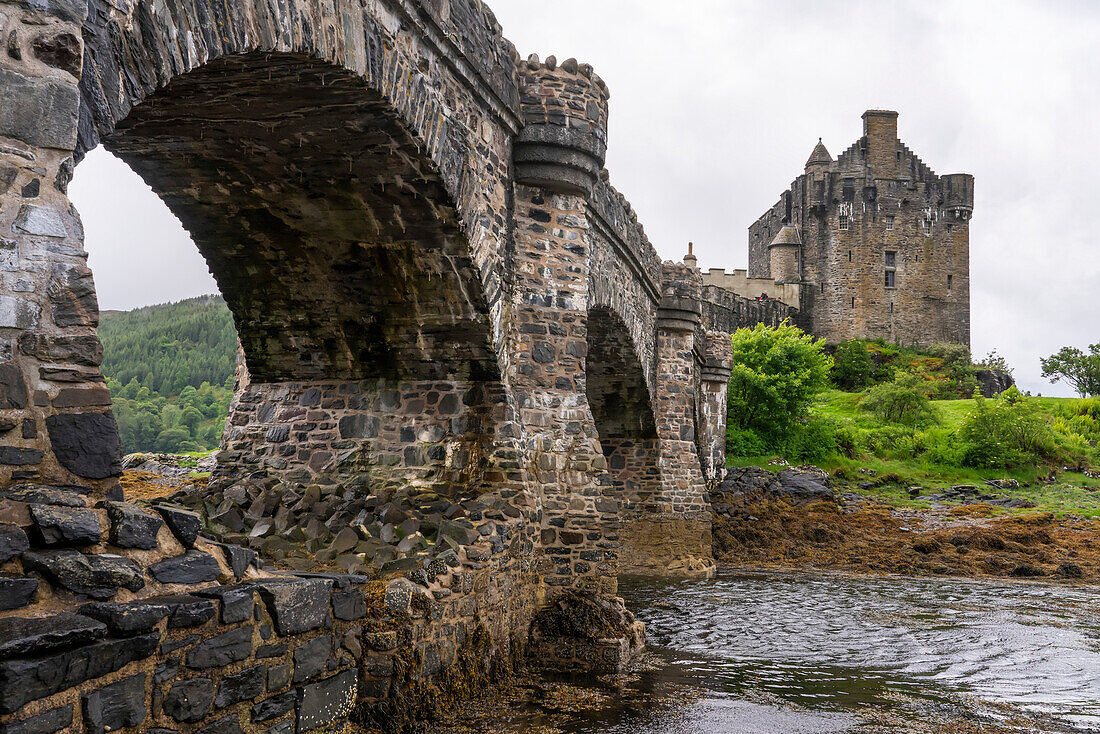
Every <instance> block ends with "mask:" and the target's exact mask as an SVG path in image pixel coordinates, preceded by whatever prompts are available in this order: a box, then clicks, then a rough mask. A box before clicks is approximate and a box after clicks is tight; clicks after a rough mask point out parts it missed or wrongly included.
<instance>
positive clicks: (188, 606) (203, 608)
mask: <svg viewBox="0 0 1100 734" xmlns="http://www.w3.org/2000/svg"><path fill="white" fill-rule="evenodd" d="M145 601H147V602H149V603H151V604H163V605H164V606H166V607H168V627H169V629H178V628H181V627H195V626H197V625H200V624H205V623H206V622H209V621H210V620H211V619H213V618H214V616H215V615H217V613H218V608H217V605H216V604H214V602H213V601H211V600H210V599H200V598H199V597H197V596H191V595H190V594H170V595H165V596H152V597H149V598H148V599H146V600H145Z"/></svg>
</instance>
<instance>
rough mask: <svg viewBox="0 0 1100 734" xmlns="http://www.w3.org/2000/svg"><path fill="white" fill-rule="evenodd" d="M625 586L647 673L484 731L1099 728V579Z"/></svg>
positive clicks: (598, 683)
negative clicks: (639, 623)
mask: <svg viewBox="0 0 1100 734" xmlns="http://www.w3.org/2000/svg"><path fill="white" fill-rule="evenodd" d="M620 592H621V593H622V594H623V596H625V597H626V598H627V601H628V604H629V606H630V608H631V609H633V610H634V611H635V613H636V614H637V615H638V616H639V618H641V619H642V620H643V621H645V622H646V625H647V634H648V640H649V643H648V644H649V649H650V652H651V654H652V659H651V663H652V664H651V665H650V666H649V669H648V670H646V671H644V672H641V673H639V674H637V675H634V676H631V677H628V678H626V679H625V680H624V679H614V678H585V677H574V678H570V679H542V680H541V681H540V682H538V683H534V684H531V685H530V686H529V690H528V691H527V697H526V699H525V700H522V701H520V702H516V701H515V700H513V702H512V704H511V707H510V708H508V707H504V708H502V709H498V710H497V711H496V712H494V713H493V714H492V715H491V716H490V719H491V721H492V726H484V727H475V728H474V730H477V731H499V732H530V731H546V732H562V733H563V734H565V733H575V734H587V733H588V732H613V733H615V734H627V733H629V734H680V733H681V732H683V733H685V734H686V733H688V732H712V733H714V734H718V733H724V732H730V733H734V732H736V733H737V734H756V733H757V732H759V733H760V734H800V733H802V732H806V733H807V734H809V733H813V734H822V733H827V732H860V733H865V734H879V733H882V734H886V733H887V732H889V733H891V734H893V733H895V732H944V731H965V732H971V731H974V732H976V731H982V732H996V733H998V734H999V733H1001V732H1006V733H1007V732H1013V733H1014V732H1021V733H1022V732H1028V733H1029V734H1030V733H1033V732H1051V733H1054V732H1059V733H1065V732H1100V589H1097V588H1096V587H1093V588H1083V587H1065V586H1053V585H1043V584H1037V583H1005V582H985V581H968V580H944V579H916V578H871V577H857V576H832V575H830V576H812V575H806V574H794V573H735V572H732V571H726V572H723V573H721V574H720V575H719V576H718V578H716V579H711V580H699V581H669V580H663V579H633V580H626V581H624V582H623V583H622V584H621V586H620ZM564 684H569V685H568V687H567V686H566V685H564ZM559 688H560V689H561V690H569V691H571V692H572V693H573V694H577V693H579V694H580V695H581V696H582V697H583V696H585V695H587V696H590V697H592V699H593V702H592V703H591V705H589V706H573V705H559V704H558V703H555V701H556V700H557V699H556V694H557V693H558V692H559ZM540 727H542V728H540Z"/></svg>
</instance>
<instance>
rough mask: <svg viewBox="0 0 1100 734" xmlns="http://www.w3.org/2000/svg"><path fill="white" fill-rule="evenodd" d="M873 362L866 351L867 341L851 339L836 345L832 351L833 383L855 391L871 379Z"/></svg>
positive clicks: (868, 383) (867, 383)
mask: <svg viewBox="0 0 1100 734" xmlns="http://www.w3.org/2000/svg"><path fill="white" fill-rule="evenodd" d="M874 372H875V363H874V361H873V360H872V359H871V354H870V352H868V351H867V342H865V341H863V340H862V339H851V340H849V341H846V342H841V343H840V344H838V345H837V347H836V351H835V352H834V353H833V370H832V378H833V384H834V385H836V386H837V387H838V388H840V389H841V390H847V391H848V392H855V391H857V390H862V389H863V388H865V387H867V386H868V385H870V384H871V382H872V381H873V375H874Z"/></svg>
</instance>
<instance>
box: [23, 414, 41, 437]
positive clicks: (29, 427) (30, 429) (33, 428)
mask: <svg viewBox="0 0 1100 734" xmlns="http://www.w3.org/2000/svg"><path fill="white" fill-rule="evenodd" d="M23 438H26V439H32V438H38V424H37V423H35V422H34V418H24V419H23Z"/></svg>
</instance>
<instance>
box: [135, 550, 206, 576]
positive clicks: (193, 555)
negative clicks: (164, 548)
mask: <svg viewBox="0 0 1100 734" xmlns="http://www.w3.org/2000/svg"><path fill="white" fill-rule="evenodd" d="M149 573H151V574H152V575H153V578H155V579H156V580H157V581H159V582H161V583H162V584H201V583H204V582H206V581H214V580H216V579H217V578H218V574H220V573H221V568H220V567H219V566H218V562H217V560H215V559H214V556H212V555H210V554H209V553H204V552H203V551H199V550H189V551H187V552H186V553H184V554H183V555H182V556H176V557H174V558H168V559H165V560H163V561H161V562H160V563H154V564H153V565H152V566H151V567H150V568H149Z"/></svg>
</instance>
